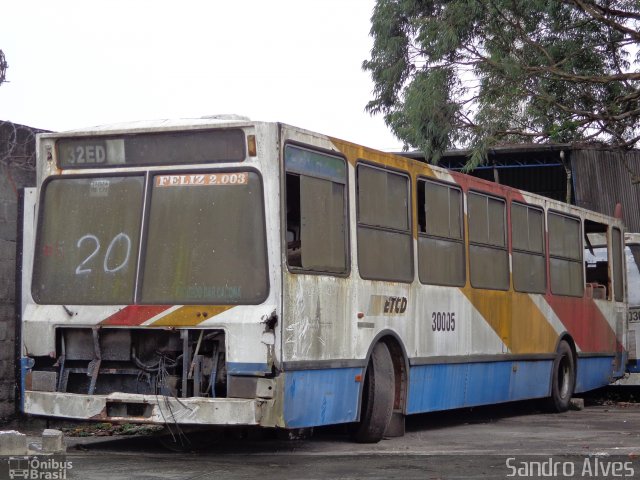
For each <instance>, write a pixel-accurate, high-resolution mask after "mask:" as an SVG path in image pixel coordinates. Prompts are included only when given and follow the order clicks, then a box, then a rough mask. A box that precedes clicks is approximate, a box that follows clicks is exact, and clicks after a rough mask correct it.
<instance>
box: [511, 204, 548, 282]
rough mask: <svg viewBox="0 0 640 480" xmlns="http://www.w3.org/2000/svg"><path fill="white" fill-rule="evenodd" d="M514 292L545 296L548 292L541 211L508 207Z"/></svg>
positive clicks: (522, 206)
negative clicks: (542, 294)
mask: <svg viewBox="0 0 640 480" xmlns="http://www.w3.org/2000/svg"><path fill="white" fill-rule="evenodd" d="M511 243H512V250H513V251H512V261H513V288H514V289H515V290H516V291H518V292H527V293H544V292H545V290H546V288H547V278H546V261H545V257H544V212H543V210H541V209H540V208H535V207H530V206H527V205H522V204H519V203H516V202H513V203H512V204H511Z"/></svg>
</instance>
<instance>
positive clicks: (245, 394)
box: [21, 119, 627, 442]
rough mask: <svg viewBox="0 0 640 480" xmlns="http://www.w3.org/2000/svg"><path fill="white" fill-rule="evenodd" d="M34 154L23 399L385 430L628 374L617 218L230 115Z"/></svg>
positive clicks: (124, 129) (222, 421) (28, 195)
mask: <svg viewBox="0 0 640 480" xmlns="http://www.w3.org/2000/svg"><path fill="white" fill-rule="evenodd" d="M37 169H38V183H37V189H35V190H33V191H27V192H25V207H24V222H23V223H24V242H23V276H22V279H23V280H22V302H23V309H22V310H23V314H22V340H21V345H22V372H23V375H22V404H23V409H24V412H25V413H27V414H32V415H43V416H55V417H65V418H73V419H95V420H100V421H110V422H118V421H126V422H146V423H159V424H162V423H167V422H170V423H173V422H177V423H180V424H191V425H194V424H196V425H261V426H266V427H280V428H288V429H293V428H303V427H312V426H319V425H328V424H338V423H353V435H354V437H355V439H356V440H358V441H363V442H374V441H377V440H379V439H380V438H381V437H382V436H383V435H384V434H385V432H386V434H388V435H390V434H401V433H402V432H403V428H404V417H405V415H407V414H412V413H419V412H429V411H437V410H443V409H453V408H459V407H467V406H473V405H481V404H490V403H499V402H507V401H513V400H521V399H526V398H548V399H549V403H550V405H551V406H552V407H553V408H555V409H556V410H565V409H566V408H567V407H568V403H569V399H570V398H571V395H572V394H573V393H574V392H580V391H585V390H588V389H593V388H596V387H599V386H602V385H606V384H608V383H609V382H611V381H612V379H613V378H614V377H617V376H620V375H622V373H623V371H624V366H625V365H624V364H625V361H626V358H625V356H626V352H625V349H624V346H625V344H626V333H625V332H626V322H627V317H626V314H627V312H626V303H625V300H626V288H625V275H624V264H623V261H622V251H623V250H622V249H623V241H622V239H623V226H622V222H621V221H620V220H617V219H614V218H610V217H606V216H603V215H600V214H597V213H593V212H589V211H586V210H583V209H580V208H576V207H572V206H569V205H566V204H563V203H560V202H556V201H552V200H549V199H546V198H543V197H540V196H536V195H532V194H527V193H525V192H521V191H519V190H515V189H511V188H507V187H503V186H500V185H496V184H493V183H489V182H485V181H482V180H478V179H474V178H471V177H468V176H465V175H462V174H454V173H451V172H449V171H446V170H444V169H441V168H438V167H434V166H430V165H427V164H425V163H420V162H418V161H415V160H412V159H408V158H402V157H398V156H394V155H392V154H387V153H382V152H379V151H376V150H372V149H368V148H365V147H362V146H359V145H354V144H351V143H348V142H345V141H342V140H338V139H335V138H330V137H327V136H324V135H319V134H316V133H312V132H309V131H306V130H302V129H299V128H294V127H291V126H287V125H283V124H279V123H264V122H252V121H249V120H240V119H237V120H229V121H224V120H215V119H199V120H185V121H174V122H170V121H161V122H150V123H138V124H133V125H115V126H110V127H99V128H92V129H87V130H83V131H75V132H69V133H61V134H42V135H40V136H39V137H38V160H37ZM591 234H602V235H603V236H604V237H605V238H606V246H605V247H606V249H607V257H606V258H607V260H606V261H603V262H597V265H595V266H593V267H592V266H590V265H588V264H587V265H585V261H584V255H585V247H587V248H588V245H586V243H588V242H585V238H588V235H591ZM596 267H597V268H596Z"/></svg>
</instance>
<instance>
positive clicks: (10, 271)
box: [0, 260, 16, 304]
mask: <svg viewBox="0 0 640 480" xmlns="http://www.w3.org/2000/svg"><path fill="white" fill-rule="evenodd" d="M15 274H16V265H15V261H13V260H0V303H6V304H9V303H10V304H12V303H14V301H15V297H16V282H15Z"/></svg>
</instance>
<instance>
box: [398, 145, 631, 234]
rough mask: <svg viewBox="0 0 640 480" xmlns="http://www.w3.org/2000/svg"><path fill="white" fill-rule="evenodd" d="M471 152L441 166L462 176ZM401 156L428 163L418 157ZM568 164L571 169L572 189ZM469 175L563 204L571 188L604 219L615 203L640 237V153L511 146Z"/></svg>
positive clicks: (448, 156) (449, 155)
mask: <svg viewBox="0 0 640 480" xmlns="http://www.w3.org/2000/svg"><path fill="white" fill-rule="evenodd" d="M469 153H470V152H469V151H468V150H452V151H449V152H446V153H445V154H444V155H443V157H442V159H441V161H440V166H442V167H445V168H449V169H451V170H458V171H459V170H461V169H462V168H463V167H464V164H465V163H466V162H467V160H468V156H469ZM400 154H401V155H404V156H408V157H411V158H415V159H418V160H421V161H425V159H424V156H423V155H422V154H421V153H420V152H403V153H400ZM563 157H564V158H563ZM625 160H626V164H627V166H628V168H627V167H625ZM565 165H566V166H567V167H569V168H570V170H571V183H570V184H568V183H567V175H566V170H565ZM629 170H630V171H629ZM470 174H471V175H473V176H476V177H480V178H484V179H485V180H495V179H496V178H497V179H498V180H499V182H500V183H502V184H504V185H509V186H510V187H515V188H519V189H522V190H526V191H529V192H533V193H538V194H540V195H544V196H546V197H550V198H554V199H556V200H561V201H565V200H566V198H567V185H570V190H571V192H570V193H571V194H572V195H571V200H572V203H574V204H576V205H578V206H581V207H585V208H588V209H590V210H595V211H597V212H601V213H604V214H606V215H613V212H614V209H615V206H616V203H621V204H622V211H623V219H624V221H625V224H626V225H627V230H628V231H630V232H640V183H632V179H633V178H634V175H635V176H637V177H638V180H640V150H632V151H629V152H624V153H623V152H614V151H609V150H605V149H601V148H598V147H596V146H594V147H581V146H574V145H570V144H555V145H533V144H524V145H510V146H503V147H497V148H495V149H492V150H490V151H489V154H488V162H487V164H486V165H483V166H480V167H478V168H476V169H475V170H474V171H472V172H470Z"/></svg>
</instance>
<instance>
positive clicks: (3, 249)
mask: <svg viewBox="0 0 640 480" xmlns="http://www.w3.org/2000/svg"><path fill="white" fill-rule="evenodd" d="M0 260H7V261H10V262H13V263H14V265H15V261H16V241H15V239H14V240H3V239H0Z"/></svg>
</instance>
